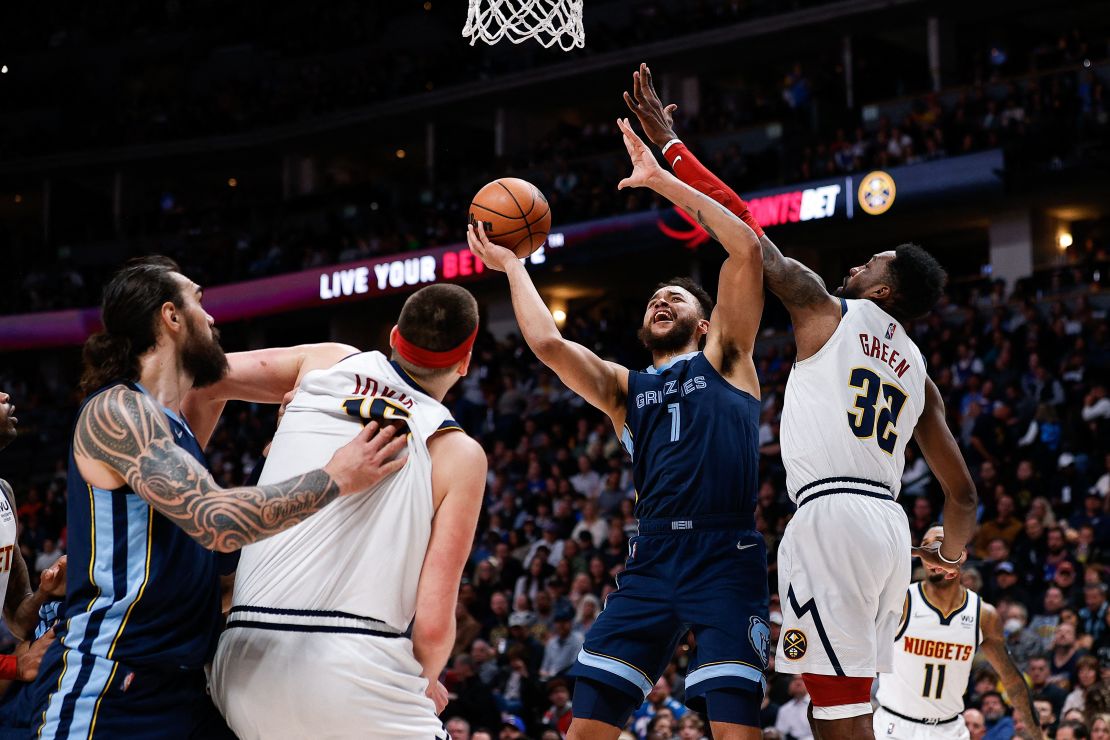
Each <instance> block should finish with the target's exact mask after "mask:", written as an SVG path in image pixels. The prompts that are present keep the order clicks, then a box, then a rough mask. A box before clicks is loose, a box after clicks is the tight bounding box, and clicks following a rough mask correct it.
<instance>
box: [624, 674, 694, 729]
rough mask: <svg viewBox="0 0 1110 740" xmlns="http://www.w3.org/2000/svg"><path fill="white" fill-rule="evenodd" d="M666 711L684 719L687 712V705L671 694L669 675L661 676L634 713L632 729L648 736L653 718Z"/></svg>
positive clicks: (672, 715)
mask: <svg viewBox="0 0 1110 740" xmlns="http://www.w3.org/2000/svg"><path fill="white" fill-rule="evenodd" d="M664 712H665V713H667V714H668V715H669V716H670V717H672V718H677V719H682V717H683V716H685V714H686V707H685V706H684V705H683V704H682V703H681V702H679V701H676V700H675V699H674V698H673V697H672V696H671V684H670V681H668V680H667V677H666V676H660V677H659V680H658V681H656V682H655V685H654V686H652V687H651V691H649V692H648V695H647V697H646V698H645V699H644V703H643V704H642V705H640V708H639V709H637V710H636V711H635V712H633V713H632V729H633V731H634V732H635V733H636V736H637V737H640V738H643V737H647V734H648V729H649V725H650V724H651V720H652V718H654V717H655V716H656V715H658V714H661V713H664Z"/></svg>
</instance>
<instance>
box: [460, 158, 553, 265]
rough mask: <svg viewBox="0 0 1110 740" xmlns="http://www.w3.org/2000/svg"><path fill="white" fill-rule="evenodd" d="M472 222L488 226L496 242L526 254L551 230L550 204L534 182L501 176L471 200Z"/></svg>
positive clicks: (520, 253)
mask: <svg viewBox="0 0 1110 740" xmlns="http://www.w3.org/2000/svg"><path fill="white" fill-rule="evenodd" d="M470 223H472V224H477V225H479V226H481V227H483V228H484V229H485V230H486V236H487V237H488V238H489V240H490V241H491V242H493V243H494V244H499V245H501V246H502V247H505V248H506V249H511V250H513V252H515V253H516V256H517V257H527V256H528V255H530V254H532V252H535V251H536V250H537V249H539V248H540V246H541V245H543V243H544V242H545V241H546V240H547V233H548V232H549V231H551V206H549V205H548V204H547V198H545V197H543V193H541V192H540V190H539V188H537V187H536V186H535V185H533V184H532V183H530V182H528V181H527V180H521V179H520V178H519V177H502V178H499V179H497V180H494V181H493V182H491V183H488V184H487V185H485V186H484V187H483V188H482V189H481V190H479V191H478V194H477V195H475V196H474V199H473V200H472V201H471V202H470Z"/></svg>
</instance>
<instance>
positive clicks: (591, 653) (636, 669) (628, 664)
mask: <svg viewBox="0 0 1110 740" xmlns="http://www.w3.org/2000/svg"><path fill="white" fill-rule="evenodd" d="M582 650H583V651H584V652H586V653H589V654H590V655H596V656H598V657H600V658H608V659H609V660H615V661H617V662H618V663H621V664H623V665H626V666H628V667H629V668H631V669H632V670H634V671H636V672H637V673H639V674H640V675H641V676H643V677H644V679H645V680H646V681H647V682H648V683H652V680H651V676H649V675H648V674H646V673H644V672H643V671H642V670H640V669H639V668H637V667H636V666H634V665H632V664H631V663H629V662H628V661H627V660H621V659H620V658H617V657H614V656H612V655H606V654H605V653H599V652H597V651H594V650H586V648H582Z"/></svg>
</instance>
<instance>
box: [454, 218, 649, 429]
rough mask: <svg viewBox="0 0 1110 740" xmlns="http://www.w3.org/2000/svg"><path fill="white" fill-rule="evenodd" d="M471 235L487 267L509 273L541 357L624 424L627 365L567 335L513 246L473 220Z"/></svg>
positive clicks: (523, 324)
mask: <svg viewBox="0 0 1110 740" xmlns="http://www.w3.org/2000/svg"><path fill="white" fill-rule="evenodd" d="M466 241H467V243H468V244H469V245H470V251H471V252H473V253H474V254H475V255H476V256H477V257H478V258H480V259H481V260H482V262H484V263H485V265H486V267H489V268H490V269H493V270H498V271H500V272H503V273H505V274H506V275H507V276H508V278H509V290H510V291H511V292H512V299H513V311H514V312H515V313H516V322H517V324H518V325H519V326H520V332H521V334H523V335H524V341H525V342H527V343H528V347H529V348H530V349H531V350H532V352H533V353H535V355H536V357H537V358H538V359H539V361H540V362H542V363H543V364H544V365H547V366H548V367H549V368H551V369H552V370H554V371H555V374H556V375H558V376H559V379H560V380H562V381H563V383H565V384H566V386H567V387H568V388H570V389H571V390H572V391H574V392H575V393H577V394H578V395H580V396H582V398H584V399H586V401H588V402H589V403H590V404H591V405H592V406H594V407H596V408H598V409H600V410H601V411H604V412H605V413H606V414H608V415H609V418H610V419H611V420H612V422H613V427H614V428H615V429H617V430H618V432H619V431H620V429H621V428H623V427H624V418H625V396H627V395H628V368H626V367H622V366H620V365H618V364H616V363H614V362H608V361H606V360H603V359H601V358H600V357H598V356H597V355H596V354H594V353H593V352H591V351H590V350H588V349H587V348H585V347H583V346H582V345H581V344H578V343H577V342H571V341H568V340H566V339H564V338H563V335H562V334H560V333H559V327H557V326H556V325H555V320H554V319H553V318H552V317H551V312H550V311H548V310H547V305H546V304H545V303H544V302H543V298H541V297H540V294H539V291H537V290H536V286H535V285H534V284H533V283H532V278H531V277H530V276H529V275H528V271H527V270H526V269H524V263H522V262H521V261H520V260H519V259H518V258H517V256H516V255H515V254H513V253H512V251H511V250H508V249H506V248H505V247H501V246H498V245H497V244H494V243H493V242H491V241H490V240H489V239H488V238H487V237H486V234H485V232H484V231H481V230H480V229H476V228H475V227H474V225H473V224H471V225H469V226H467V228H466Z"/></svg>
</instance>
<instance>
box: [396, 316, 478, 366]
mask: <svg viewBox="0 0 1110 740" xmlns="http://www.w3.org/2000/svg"><path fill="white" fill-rule="evenodd" d="M477 337H478V325H477V324H475V325H474V331H472V332H470V336H468V337H467V338H466V339H464V340H463V341H462V344H460V345H458V346H457V347H454V348H453V349H448V350H444V351H442V352H433V351H432V350H430V349H423V348H421V347H417V346H416V345H415V344H413V343H412V342H409V341H408V340H407V339H405V337H404V336H403V335H402V334H401V330H400V329H398V330H397V334H396V338H395V339H394V342H393V349H395V350H397V354H398V355H400V356H401V357H402V359H404V360H407V361H408V362H411V363H412V364H413V365H416V366H417V367H428V368H432V369H434V370H438V369H440V368H445V367H451V366H452V365H455V364H458V363H460V362H462V361H463V360H464V359H465V358H466V355H467V354H468V353H469V352H470V350H471V349H472V348H473V347H474V340H475V339H476V338H477Z"/></svg>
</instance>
